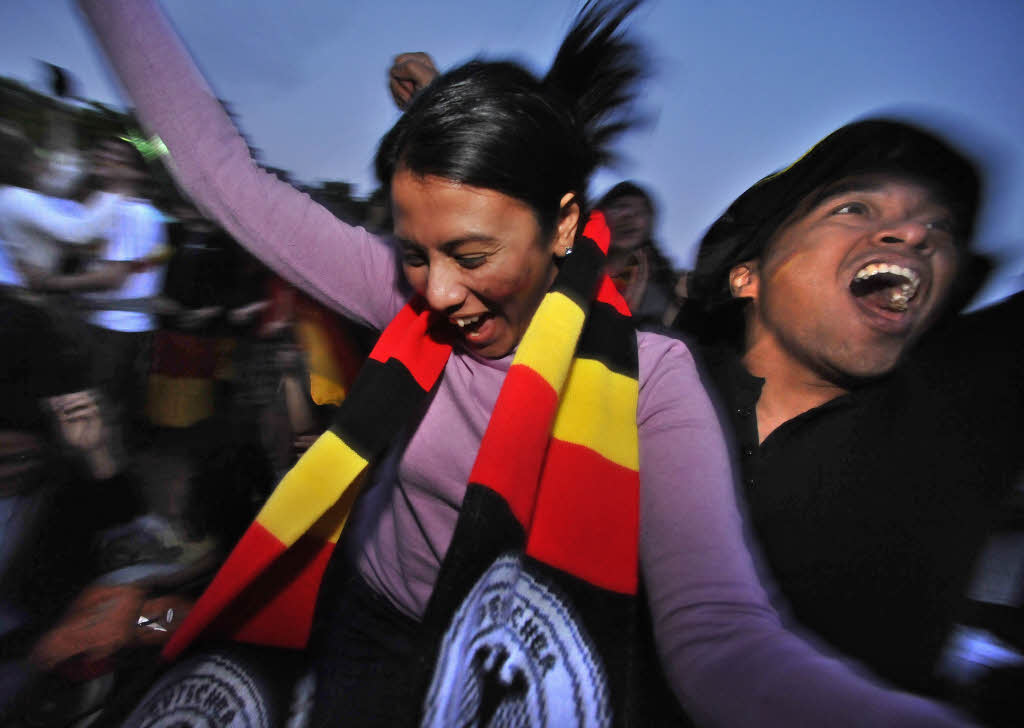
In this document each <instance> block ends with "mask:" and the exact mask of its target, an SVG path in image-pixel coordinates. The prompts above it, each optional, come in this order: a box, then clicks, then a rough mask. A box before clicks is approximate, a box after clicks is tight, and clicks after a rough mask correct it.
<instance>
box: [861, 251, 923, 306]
mask: <svg viewBox="0 0 1024 728" xmlns="http://www.w3.org/2000/svg"><path fill="white" fill-rule="evenodd" d="M883 273H886V274H889V275H894V276H899V277H900V278H903V279H904V281H905V282H904V283H901V284H900V285H898V286H893V287H892V289H891V290H890V291H889V302H888V303H889V308H891V309H892V310H894V311H906V310H907V308H908V304H909V303H910V299H911V298H913V297H914V294H916V293H917V288H918V286H919V285H921V276H919V275H918V274H917V273H915V272H914V271H913V270H911V269H910V268H906V267H904V266H902V265H895V264H893V263H869V264H868V265H866V266H864V267H863V268H861V269H860V270H859V271H857V275H856V276H854V280H856V281H864V280H867V279H868V278H871V277H873V276H876V275H881V274H883Z"/></svg>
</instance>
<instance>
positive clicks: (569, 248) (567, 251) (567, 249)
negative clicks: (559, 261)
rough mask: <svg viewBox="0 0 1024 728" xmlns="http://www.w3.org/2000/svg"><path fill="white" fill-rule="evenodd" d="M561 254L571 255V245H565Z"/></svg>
mask: <svg viewBox="0 0 1024 728" xmlns="http://www.w3.org/2000/svg"><path fill="white" fill-rule="evenodd" d="M562 255H563V256H569V255H572V246H571V245H569V246H567V247H566V248H565V252H564V253H562Z"/></svg>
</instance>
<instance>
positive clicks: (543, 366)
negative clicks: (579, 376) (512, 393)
mask: <svg viewBox="0 0 1024 728" xmlns="http://www.w3.org/2000/svg"><path fill="white" fill-rule="evenodd" d="M585 319H586V316H585V314H584V312H583V309H581V308H580V307H579V306H577V305H576V303H575V302H574V301H573V300H572V299H571V298H569V297H568V296H566V295H565V294H564V293H559V292H558V291H551V292H550V293H548V294H546V295H545V296H544V298H543V299H542V300H541V302H540V306H538V307H537V313H535V314H534V316H533V320H531V321H530V326H529V328H527V329H526V333H525V334H523V340H522V341H521V342H520V343H519V349H518V350H517V351H516V356H515V359H514V360H513V364H524V365H526V366H528V367H530V368H531V369H533V370H534V371H535V372H537V373H538V374H539V375H541V376H542V377H544V379H545V380H546V381H547V383H548V384H550V385H551V387H552V389H554V390H555V392H559V391H561V389H562V384H563V383H564V382H565V378H566V376H567V375H568V372H569V366H570V365H571V364H572V358H573V352H575V350H576V342H577V340H578V339H579V337H580V332H581V331H582V330H583V322H584V320H585Z"/></svg>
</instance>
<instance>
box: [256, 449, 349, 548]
mask: <svg viewBox="0 0 1024 728" xmlns="http://www.w3.org/2000/svg"><path fill="white" fill-rule="evenodd" d="M366 465H367V461H366V459H365V458H364V457H362V456H361V455H359V453H357V452H355V451H354V450H352V449H351V448H350V447H349V446H348V445H346V444H345V443H344V442H343V441H342V440H341V439H340V438H339V437H338V436H337V435H335V434H334V433H333V432H331V431H330V430H328V431H327V432H325V433H324V434H322V435H321V436H320V437H319V438H318V439H317V441H316V442H314V443H313V446H312V447H311V448H309V450H308V451H307V452H306V454H305V455H303V456H302V457H301V458H300V459H299V462H297V463H296V464H295V466H294V467H293V468H292V469H291V470H289V471H288V473H287V474H286V475H285V476H284V478H283V479H282V480H281V482H280V484H279V485H278V486H277V488H276V489H275V490H274V492H273V493H271V495H270V498H269V499H268V500H267V502H266V504H265V505H264V506H263V508H262V510H260V512H259V515H258V516H256V520H257V521H259V523H260V525H262V526H263V527H264V528H266V529H267V530H268V531H270V532H271V533H272V534H274V536H275V537H277V538H278V539H280V540H281V542H282V543H283V544H284V545H285V546H286V547H287V546H291V545H292V544H293V543H295V541H296V540H298V538H299V536H301V535H302V534H304V533H305V532H306V531H308V530H309V529H310V527H311V526H312V525H313V524H314V523H316V522H317V521H318V520H319V519H320V517H321V516H322V515H323V514H324V513H325V512H326V511H327V509H329V508H330V507H331V506H333V505H334V504H335V503H336V502H337V501H338V499H339V498H341V497H342V495H343V494H344V493H345V491H346V490H352V491H353V492H354V490H355V489H353V488H352V486H353V485H354V481H355V480H356V478H357V477H358V476H359V474H360V473H362V472H363V470H364V469H365V468H366ZM345 500H346V502H350V499H349V498H346V499H345ZM346 513H347V511H346ZM341 525H344V520H342V522H341V524H340V525H338V526H337V529H336V528H335V526H334V525H330V526H327V530H328V531H334V530H339V531H340V526H341Z"/></svg>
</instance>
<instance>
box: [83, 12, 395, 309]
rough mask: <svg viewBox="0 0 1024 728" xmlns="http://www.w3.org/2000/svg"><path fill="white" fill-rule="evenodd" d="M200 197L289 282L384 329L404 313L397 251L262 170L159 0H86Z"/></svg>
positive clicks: (135, 94)
mask: <svg viewBox="0 0 1024 728" xmlns="http://www.w3.org/2000/svg"><path fill="white" fill-rule="evenodd" d="M79 5H80V6H81V8H82V10H83V11H84V13H85V16H86V18H87V19H88V21H89V23H90V25H91V26H92V28H93V31H94V32H95V34H96V37H97V39H98V40H99V42H100V44H101V45H102V47H103V49H104V51H105V52H106V55H107V57H108V58H109V60H110V62H111V65H112V66H113V68H114V71H115V72H116V73H117V75H118V77H119V78H120V80H121V83H122V84H123V85H124V87H125V89H126V90H127V92H128V95H129V96H130V98H131V100H132V101H133V103H134V104H135V106H136V109H137V112H138V115H139V118H140V120H141V121H142V123H143V124H144V126H146V128H147V130H148V132H149V133H155V134H157V135H159V136H160V138H161V139H162V140H163V141H164V143H165V144H166V145H167V149H168V151H169V152H170V163H169V166H170V168H171V171H172V173H173V174H174V177H175V178H176V179H177V181H178V183H179V184H180V185H181V186H182V188H183V189H184V190H185V192H187V193H188V195H189V196H190V197H191V198H192V200H193V201H194V202H195V203H196V204H197V205H198V206H199V207H200V208H201V209H202V210H203V211H204V212H205V213H206V214H207V215H209V216H211V217H213V218H215V219H216V220H217V221H219V222H220V224H221V225H222V226H223V227H224V228H225V229H226V230H227V231H228V232H229V233H230V234H231V235H232V236H234V238H235V239H236V240H237V241H238V242H239V243H240V244H242V245H243V246H245V247H246V248H248V249H249V250H250V251H251V252H252V253H253V254H254V255H255V256H256V257H258V258H259V259H260V260H262V261H263V262H264V263H265V264H266V265H267V266H269V267H270V268H272V269H273V270H275V271H276V272H277V273H278V274H280V275H281V276H282V277H283V278H285V279H286V280H288V281H290V282H291V283H293V284H294V285H296V286H298V287H299V288H301V289H302V290H304V291H306V292H307V293H309V294H310V295H312V296H314V297H316V298H318V299H319V300H320V301H322V302H324V303H325V304H327V305H328V306H331V307H333V308H336V309H339V310H341V311H342V312H343V313H345V314H346V315H348V316H350V317H352V318H355V319H357V320H359V321H361V322H362V323H366V324H369V325H371V326H373V327H375V328H383V326H385V325H386V324H387V322H388V321H390V320H391V318H392V317H393V316H394V314H395V313H396V312H397V311H398V309H399V308H400V307H401V305H402V303H403V300H404V298H405V296H404V295H403V293H402V292H401V291H399V290H398V289H399V286H400V285H401V284H400V281H401V276H400V274H399V272H398V268H397V265H396V262H395V256H394V253H393V250H392V247H391V246H390V245H389V244H388V243H387V242H386V241H383V240H381V239H380V238H378V237H376V236H374V235H371V234H370V233H368V232H366V231H365V230H363V229H362V228H355V227H352V226H350V225H347V224H345V223H344V222H342V221H340V220H338V219H337V218H336V217H335V216H334V215H332V214H331V213H330V212H329V211H328V210H326V209H325V208H324V207H322V206H321V205H319V204H317V203H316V202H314V201H313V200H312V199H310V198H309V196H308V195H306V194H304V193H302V192H299V191H298V190H296V189H295V188H293V187H292V186H291V185H288V184H287V183H285V182H282V181H280V180H279V179H277V177H275V176H274V175H273V174H270V173H269V172H266V171H265V170H263V169H261V168H260V167H259V166H258V165H257V164H256V163H255V162H254V161H253V160H252V158H251V156H250V154H249V149H248V146H247V145H246V143H245V140H244V139H243V138H242V137H241V135H240V134H239V133H238V131H237V130H236V129H235V127H234V124H232V122H231V120H230V119H229V118H228V116H227V114H226V113H225V112H224V109H223V108H222V106H221V104H220V102H219V101H218V100H217V97H216V96H215V95H214V93H213V91H212V90H211V89H210V87H209V86H208V85H207V84H206V82H205V81H204V80H203V78H202V76H201V75H200V74H199V72H198V70H197V69H196V67H195V64H193V62H192V60H191V58H190V57H189V55H188V53H187V52H186V50H185V48H184V46H183V45H182V43H181V41H180V39H179V38H178V36H177V34H176V33H175V31H174V30H173V28H172V27H171V24H170V22H169V21H168V19H167V18H166V17H165V15H164V13H163V12H162V11H161V9H160V8H159V6H158V5H157V4H156V3H155V2H154V1H153V0H80V1H79Z"/></svg>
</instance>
